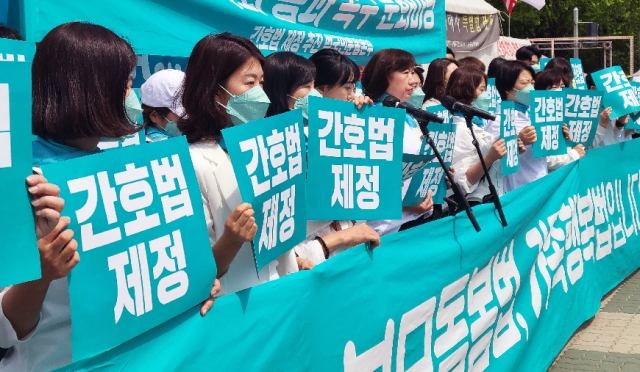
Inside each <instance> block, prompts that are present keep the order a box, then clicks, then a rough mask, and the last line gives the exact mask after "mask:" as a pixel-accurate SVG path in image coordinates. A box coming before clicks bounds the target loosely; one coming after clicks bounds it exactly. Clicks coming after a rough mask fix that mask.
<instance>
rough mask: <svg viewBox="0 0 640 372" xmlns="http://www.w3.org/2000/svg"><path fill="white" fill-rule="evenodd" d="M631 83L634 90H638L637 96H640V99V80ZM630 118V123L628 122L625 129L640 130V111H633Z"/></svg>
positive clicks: (639, 98) (639, 97)
mask: <svg viewBox="0 0 640 372" xmlns="http://www.w3.org/2000/svg"><path fill="white" fill-rule="evenodd" d="M629 84H631V87H632V88H633V91H634V92H636V97H638V100H640V82H638V81H630V82H629ZM629 119H630V120H629V123H628V124H627V126H626V127H625V129H630V130H640V111H637V112H632V113H631V114H630V115H629Z"/></svg>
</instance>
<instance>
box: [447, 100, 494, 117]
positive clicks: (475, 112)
mask: <svg viewBox="0 0 640 372" xmlns="http://www.w3.org/2000/svg"><path fill="white" fill-rule="evenodd" d="M440 103H441V104H442V106H444V108H446V109H447V110H449V111H451V112H454V111H457V112H460V113H461V114H462V115H464V116H477V117H479V118H480V119H485V120H491V121H494V120H496V117H495V115H493V114H492V113H490V112H487V111H484V110H480V109H477V108H475V107H473V106H469V105H465V104H464V103H461V102H458V101H457V100H456V99H455V98H453V97H451V96H444V97H442V99H441V100H440Z"/></svg>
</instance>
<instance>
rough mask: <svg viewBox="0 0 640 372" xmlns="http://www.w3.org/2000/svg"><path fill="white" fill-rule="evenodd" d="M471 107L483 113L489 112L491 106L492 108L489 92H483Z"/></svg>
mask: <svg viewBox="0 0 640 372" xmlns="http://www.w3.org/2000/svg"><path fill="white" fill-rule="evenodd" d="M471 106H473V107H475V108H477V109H480V110H483V111H489V106H491V94H489V92H487V91H484V92H482V94H481V95H479V96H478V98H476V99H475V100H473V102H471Z"/></svg>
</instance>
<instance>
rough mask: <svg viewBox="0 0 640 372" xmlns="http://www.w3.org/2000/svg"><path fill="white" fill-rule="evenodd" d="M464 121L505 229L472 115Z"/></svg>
mask: <svg viewBox="0 0 640 372" xmlns="http://www.w3.org/2000/svg"><path fill="white" fill-rule="evenodd" d="M464 119H465V120H466V122H467V128H469V131H470V132H471V138H473V142H472V143H473V146H474V147H475V148H476V152H477V153H478V156H479V157H480V164H482V169H483V170H484V175H485V177H486V178H487V182H489V191H490V192H491V196H492V197H493V204H494V205H495V207H496V209H497V210H498V213H499V214H500V223H501V224H502V226H503V227H507V219H506V217H505V216H504V211H503V210H502V203H500V198H499V197H498V191H496V187H495V186H494V185H493V182H492V181H491V176H489V169H488V168H487V163H485V161H484V156H483V155H482V150H480V144H479V143H478V140H477V139H476V134H475V133H474V132H473V122H472V120H473V115H465V116H464Z"/></svg>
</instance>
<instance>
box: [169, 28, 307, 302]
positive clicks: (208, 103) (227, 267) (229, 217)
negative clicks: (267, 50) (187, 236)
mask: <svg viewBox="0 0 640 372" xmlns="http://www.w3.org/2000/svg"><path fill="white" fill-rule="evenodd" d="M263 65H264V57H263V56H262V54H261V53H260V51H259V50H258V48H257V47H256V46H255V45H254V44H253V43H251V41H249V40H247V39H245V38H242V37H238V36H235V35H232V34H229V33H222V34H218V35H211V36H207V37H205V38H203V39H202V40H200V41H199V42H198V43H197V44H196V46H195V47H194V49H193V51H192V53H191V56H190V57H189V64H188V65H187V69H186V71H185V79H184V83H183V87H182V93H183V96H182V105H183V106H184V108H185V114H186V116H185V117H183V118H182V120H181V121H180V122H179V124H178V128H179V129H180V131H181V132H182V133H183V134H184V135H185V136H186V137H187V141H188V142H189V143H190V145H189V150H190V152H191V159H192V160H193V166H194V169H195V171H196V177H197V179H198V184H199V185H200V192H201V193H202V203H203V204H204V211H205V219H206V222H207V227H208V232H209V241H210V243H211V246H212V250H213V255H214V257H215V260H216V265H217V268H218V277H219V278H220V284H221V287H222V290H221V294H228V293H233V292H237V291H240V290H243V289H245V288H248V287H252V286H255V285H258V284H260V283H263V282H267V281H270V280H274V279H277V278H279V277H281V276H284V275H287V274H290V273H292V272H296V271H298V263H299V262H300V263H301V264H302V262H301V261H299V260H297V259H296V256H295V254H294V253H293V251H292V250H290V251H288V252H287V253H285V254H283V255H282V256H280V257H279V258H277V259H276V260H274V261H272V262H271V263H269V264H268V265H266V266H265V267H264V268H263V269H262V270H260V272H256V268H255V263H254V258H253V249H252V247H251V241H252V240H253V238H254V237H255V234H256V231H257V225H256V223H255V218H254V214H255V212H254V210H253V209H252V207H251V206H250V205H249V204H247V203H242V200H241V198H240V191H239V189H238V182H237V180H236V176H235V173H234V171H233V167H232V165H231V160H230V158H229V155H228V154H227V152H226V150H225V149H226V146H225V144H224V140H223V139H222V137H221V130H222V129H224V128H227V127H230V126H232V125H240V124H242V123H244V122H249V121H254V120H259V119H262V118H263V117H264V114H265V112H266V110H267V107H268V105H269V100H268V98H267V97H266V94H264V91H263V90H262V82H263V70H262V67H263Z"/></svg>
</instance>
